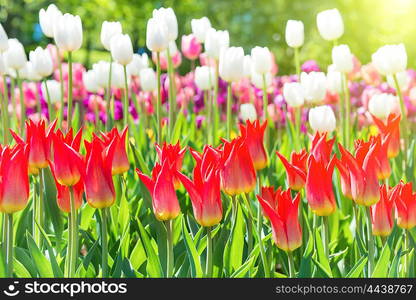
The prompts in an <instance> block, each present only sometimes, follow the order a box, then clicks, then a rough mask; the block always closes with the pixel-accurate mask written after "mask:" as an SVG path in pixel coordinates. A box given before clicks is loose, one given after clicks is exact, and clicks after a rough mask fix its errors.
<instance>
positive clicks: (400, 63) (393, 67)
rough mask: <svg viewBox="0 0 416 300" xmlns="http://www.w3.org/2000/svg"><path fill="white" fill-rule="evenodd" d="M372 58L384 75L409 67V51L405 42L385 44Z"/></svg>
mask: <svg viewBox="0 0 416 300" xmlns="http://www.w3.org/2000/svg"><path fill="white" fill-rule="evenodd" d="M371 59H372V62H373V65H374V66H375V68H376V69H377V71H379V72H380V73H381V74H382V75H393V74H396V73H399V72H404V71H405V70H406V67H407V53H406V49H405V47H404V45H403V44H399V45H386V46H383V47H381V48H379V49H378V50H377V51H376V52H375V53H374V54H373V55H372V56H371Z"/></svg>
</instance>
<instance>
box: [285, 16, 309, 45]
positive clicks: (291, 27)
mask: <svg viewBox="0 0 416 300" xmlns="http://www.w3.org/2000/svg"><path fill="white" fill-rule="evenodd" d="M304 35H305V34H304V27H303V22H302V21H295V20H289V21H287V23H286V34H285V37H286V43H287V44H288V46H289V47H292V48H299V47H301V46H302V45H303V42H304Z"/></svg>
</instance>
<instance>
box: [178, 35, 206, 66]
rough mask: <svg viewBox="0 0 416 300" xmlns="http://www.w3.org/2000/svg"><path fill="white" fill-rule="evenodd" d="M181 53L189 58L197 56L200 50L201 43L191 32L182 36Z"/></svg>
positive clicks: (193, 58)
mask: <svg viewBox="0 0 416 300" xmlns="http://www.w3.org/2000/svg"><path fill="white" fill-rule="evenodd" d="M181 48H182V53H183V55H184V56H185V57H186V58H187V59H190V60H195V59H197V58H198V56H199V54H201V51H202V45H201V43H200V42H199V41H198V40H197V38H196V37H195V36H194V35H193V34H189V35H183V36H182V47H181Z"/></svg>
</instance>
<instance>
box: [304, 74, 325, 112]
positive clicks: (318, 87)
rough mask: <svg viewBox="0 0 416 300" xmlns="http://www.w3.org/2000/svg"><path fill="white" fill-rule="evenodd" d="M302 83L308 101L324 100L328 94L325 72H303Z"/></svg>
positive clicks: (312, 102)
mask: <svg viewBox="0 0 416 300" xmlns="http://www.w3.org/2000/svg"><path fill="white" fill-rule="evenodd" d="M300 84H301V85H302V87H303V92H304V96H305V100H306V102H307V103H311V104H314V103H319V102H322V101H323V100H324V98H325V95H326V77H325V73H323V72H310V73H305V72H302V74H301V75H300Z"/></svg>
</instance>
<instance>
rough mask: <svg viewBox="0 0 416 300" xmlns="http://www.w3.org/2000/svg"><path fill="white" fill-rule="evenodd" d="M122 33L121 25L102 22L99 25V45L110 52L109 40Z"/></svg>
mask: <svg viewBox="0 0 416 300" xmlns="http://www.w3.org/2000/svg"><path fill="white" fill-rule="evenodd" d="M121 33H122V29H121V23H120V22H109V21H104V22H103V24H102V25H101V34H100V38H101V44H103V46H104V48H105V49H106V50H108V51H110V50H111V39H112V38H113V37H114V36H116V35H118V34H121Z"/></svg>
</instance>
